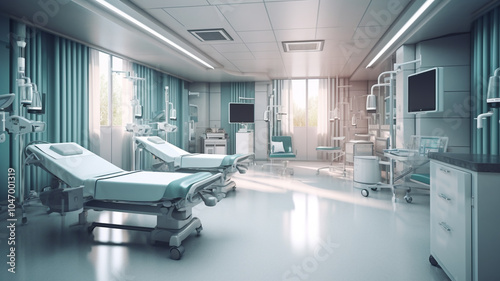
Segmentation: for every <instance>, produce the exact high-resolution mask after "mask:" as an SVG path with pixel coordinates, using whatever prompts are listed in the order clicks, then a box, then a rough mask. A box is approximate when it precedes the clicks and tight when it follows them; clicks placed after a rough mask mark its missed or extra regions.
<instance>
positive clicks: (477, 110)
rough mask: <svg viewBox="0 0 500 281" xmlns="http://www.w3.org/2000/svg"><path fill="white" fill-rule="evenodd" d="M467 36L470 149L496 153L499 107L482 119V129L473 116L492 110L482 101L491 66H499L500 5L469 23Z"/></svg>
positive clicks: (490, 73) (491, 72)
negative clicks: (469, 88) (469, 30)
mask: <svg viewBox="0 0 500 281" xmlns="http://www.w3.org/2000/svg"><path fill="white" fill-rule="evenodd" d="M471 37H472V71H471V75H472V77H471V81H472V83H471V107H472V115H473V116H472V117H473V118H471V122H472V126H471V128H473V130H472V152H473V153H477V154H491V155H499V151H500V142H499V139H500V130H499V126H500V125H499V123H498V122H499V120H500V114H499V109H498V108H496V109H493V112H494V115H493V116H492V117H490V118H487V120H485V121H483V122H484V123H483V126H484V127H483V129H480V130H478V129H477V122H476V120H475V119H474V118H475V117H476V116H477V115H479V114H481V113H486V112H488V111H489V110H492V109H491V108H489V107H488V105H487V103H486V97H487V90H488V79H489V77H490V76H491V75H493V73H494V71H495V69H497V68H498V67H500V7H496V8H494V9H492V10H491V11H489V12H488V13H486V14H484V15H483V16H481V17H480V18H478V19H477V20H476V21H474V22H473V24H472V32H471Z"/></svg>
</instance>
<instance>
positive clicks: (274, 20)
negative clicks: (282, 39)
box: [266, 0, 319, 29]
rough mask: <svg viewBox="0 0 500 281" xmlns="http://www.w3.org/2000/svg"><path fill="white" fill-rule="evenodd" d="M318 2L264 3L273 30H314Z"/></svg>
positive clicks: (315, 0) (316, 0)
mask: <svg viewBox="0 0 500 281" xmlns="http://www.w3.org/2000/svg"><path fill="white" fill-rule="evenodd" d="M318 2H319V0H307V1H286V2H269V3H267V2H266V7H267V11H268V13H269V18H270V19H271V24H272V26H273V29H305V28H316V22H317V19H318Z"/></svg>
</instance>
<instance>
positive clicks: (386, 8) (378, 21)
mask: <svg viewBox="0 0 500 281" xmlns="http://www.w3.org/2000/svg"><path fill="white" fill-rule="evenodd" d="M409 2H410V0H399V1H390V0H389V1H387V0H386V1H372V2H371V3H370V6H369V7H368V9H367V10H366V13H365V14H364V16H363V18H362V19H361V21H360V22H359V26H374V25H375V26H385V27H388V26H390V25H391V24H392V23H393V22H394V20H396V18H397V17H398V16H399V14H400V13H401V12H402V11H403V10H404V9H405V7H406V6H407V5H408V3H409Z"/></svg>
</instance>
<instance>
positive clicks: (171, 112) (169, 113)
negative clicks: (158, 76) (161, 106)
mask: <svg viewBox="0 0 500 281" xmlns="http://www.w3.org/2000/svg"><path fill="white" fill-rule="evenodd" d="M165 107H166V108H165V110H166V115H167V116H168V117H169V118H170V120H177V111H176V110H175V108H174V104H173V103H172V102H170V100H169V93H168V86H165ZM170 107H172V108H170Z"/></svg>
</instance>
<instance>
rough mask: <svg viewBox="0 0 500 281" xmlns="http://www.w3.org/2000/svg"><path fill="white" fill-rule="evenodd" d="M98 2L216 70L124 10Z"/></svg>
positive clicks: (103, 1) (104, 2)
mask: <svg viewBox="0 0 500 281" xmlns="http://www.w3.org/2000/svg"><path fill="white" fill-rule="evenodd" d="M96 2H97V3H99V4H101V5H102V6H104V7H106V8H108V9H109V10H111V11H112V12H114V13H115V14H117V15H119V16H120V17H122V18H124V19H126V20H128V21H129V22H131V23H133V24H135V25H136V26H138V27H140V28H142V29H144V30H145V31H147V32H149V33H150V34H151V35H153V36H155V37H156V38H158V39H160V40H162V41H163V42H165V43H167V44H169V45H170V46H172V47H174V48H175V49H177V50H179V51H180V52H182V53H183V54H185V55H187V56H188V57H190V58H192V59H194V60H195V61H197V62H199V63H201V64H203V65H204V66H206V67H208V68H210V69H214V67H213V66H211V65H210V64H208V63H207V62H205V61H203V60H202V59H200V58H198V57H197V56H195V55H193V54H192V53H190V52H189V51H187V50H185V49H184V48H182V47H181V46H179V45H177V44H176V43H174V42H173V41H171V40H170V39H168V38H167V37H165V36H163V35H161V34H160V33H158V32H156V31H155V30H153V29H152V28H150V27H149V26H147V25H145V24H144V23H142V22H140V21H138V20H136V19H135V18H133V17H131V16H130V15H128V14H127V13H125V12H123V11H122V10H120V9H118V8H117V7H115V6H113V5H111V4H110V3H108V2H106V1H105V0H96Z"/></svg>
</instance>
